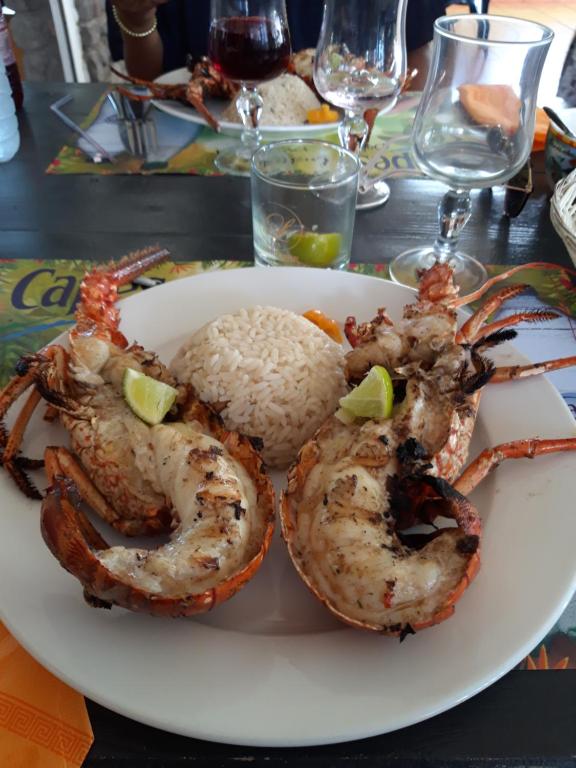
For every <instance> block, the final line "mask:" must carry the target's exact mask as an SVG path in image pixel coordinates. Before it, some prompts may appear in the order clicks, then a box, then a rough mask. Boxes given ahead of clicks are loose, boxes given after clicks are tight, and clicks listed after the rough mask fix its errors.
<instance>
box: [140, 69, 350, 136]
mask: <svg viewBox="0 0 576 768" xmlns="http://www.w3.org/2000/svg"><path fill="white" fill-rule="evenodd" d="M189 79H190V72H189V71H188V70H187V69H186V68H185V67H182V68H181V69H174V70H173V71H172V72H166V73H165V74H163V75H160V77H158V78H157V79H156V80H155V82H157V83H159V84H161V85H177V84H179V83H187V82H188V80H189ZM152 103H153V104H154V106H156V107H158V109H161V110H162V111H163V112H167V113H168V114H169V115H173V116H174V117H180V118H181V119H182V120H188V121H189V122H191V123H197V124H198V125H208V123H207V122H206V120H205V119H204V118H203V117H202V116H201V115H200V113H199V112H197V111H196V110H195V109H194V107H192V106H188V105H186V104H182V102H180V101H166V100H161V99H153V100H152ZM229 103H230V102H228V101H223V100H222V99H206V106H207V107H208V109H209V110H210V112H211V114H212V115H214V117H215V118H216V120H217V121H218V123H219V124H220V132H221V133H227V134H231V135H234V136H239V135H240V134H241V133H242V130H243V127H242V124H241V123H233V122H230V121H229V120H222V119H221V116H222V113H223V112H224V110H225V109H226V108H227V107H228V105H229ZM337 125H338V123H330V124H328V123H320V124H318V125H311V124H310V123H302V125H261V126H260V132H261V133H262V135H263V136H264V138H270V139H277V138H281V137H285V138H288V137H291V136H298V137H300V136H302V137H304V138H309V139H310V138H313V137H314V136H323V135H325V134H326V133H327V132H328V131H330V130H331V129H332V130H334V129H335V128H336V127H337Z"/></svg>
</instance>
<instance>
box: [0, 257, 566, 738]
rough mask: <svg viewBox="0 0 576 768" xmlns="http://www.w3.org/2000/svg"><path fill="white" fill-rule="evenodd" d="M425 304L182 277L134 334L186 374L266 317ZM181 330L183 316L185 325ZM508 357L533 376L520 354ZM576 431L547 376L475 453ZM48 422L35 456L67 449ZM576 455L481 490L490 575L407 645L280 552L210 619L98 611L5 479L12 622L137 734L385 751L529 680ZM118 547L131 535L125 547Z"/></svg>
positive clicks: (323, 286)
mask: <svg viewBox="0 0 576 768" xmlns="http://www.w3.org/2000/svg"><path fill="white" fill-rule="evenodd" d="M412 296H413V294H412V292H411V291H410V290H409V289H407V288H403V287H400V286H397V285H395V284H393V283H388V282H384V281H383V280H380V279H376V278H369V277H364V276H359V275H353V274H346V273H339V272H330V271H322V270H317V271H316V270H312V269H310V270H306V269H296V268H292V269H290V268H288V269H284V270H282V269H280V268H275V269H262V268H261V269H244V270H233V271H229V272H217V273H212V274H205V275H201V276H195V277H191V278H188V279H183V280H179V281H176V282H173V283H169V284H166V285H164V286H161V287H158V288H154V289H153V290H151V291H147V292H145V293H143V294H140V295H138V296H135V297H132V298H129V299H127V300H126V301H124V302H123V304H122V330H123V331H124V333H125V334H126V335H127V336H128V338H130V339H137V340H138V341H140V342H141V343H143V344H144V346H146V347H148V348H150V349H155V350H157V351H158V352H159V353H160V355H161V357H162V358H163V359H164V360H165V361H169V360H170V359H171V357H172V355H173V353H174V352H175V351H176V349H177V348H178V346H179V345H180V343H181V342H182V341H183V340H184V339H185V337H186V336H187V335H188V334H189V333H191V332H192V331H193V330H194V329H195V328H197V327H198V326H199V325H201V324H202V323H204V322H206V321H208V320H210V319H212V318H214V317H215V316H216V315H219V314H221V313H223V312H229V311H232V310H236V309H239V308H240V307H245V306H249V305H253V304H262V303H267V304H274V305H277V306H281V307H286V308H289V309H292V310H295V311H297V312H301V311H303V310H306V309H309V308H311V307H318V308H320V309H322V310H324V311H325V312H327V313H328V314H329V315H332V316H333V317H336V318H338V319H339V320H344V317H345V316H346V315H348V314H355V315H357V316H358V317H359V318H362V319H367V318H369V317H371V316H372V313H374V311H375V310H376V308H377V307H379V306H386V307H388V309H389V311H390V313H391V315H392V317H396V318H397V317H398V316H399V314H400V312H401V309H402V306H403V305H404V304H405V303H407V302H408V301H411V300H412ZM171 318H175V319H171ZM498 358H499V359H505V360H507V361H510V360H514V361H521V360H523V358H520V356H519V355H517V354H515V353H514V352H513V350H512V349H511V348H510V347H507V348H505V349H503V350H500V351H499V352H498ZM574 433H575V429H574V424H573V422H572V418H571V416H570V414H569V412H568V409H567V408H566V406H565V405H564V403H563V402H562V399H561V398H560V396H559V395H558V393H557V392H556V391H555V390H554V389H553V387H552V386H551V385H550V384H549V383H548V382H547V381H546V380H545V379H543V378H541V377H540V378H539V377H536V378H534V379H528V380H525V381H520V382H516V383H511V384H500V385H493V386H491V387H490V386H488V387H487V390H486V392H485V394H484V396H483V402H482V406H481V408H480V416H479V419H478V425H477V429H476V433H475V438H474V441H473V447H472V453H473V454H474V455H475V454H476V453H477V452H478V451H479V450H481V449H482V448H484V447H487V446H489V445H494V444H497V443H500V442H503V441H506V440H511V439H515V438H521V437H530V436H536V435H538V436H540V437H568V436H572V435H574ZM59 439H61V438H59V436H58V428H56V427H54V426H53V425H49V424H46V423H45V422H43V421H42V420H41V418H40V414H39V415H38V417H37V418H36V417H35V420H34V422H33V424H32V425H31V428H30V431H29V438H28V445H27V446H26V453H27V454H28V455H39V453H40V451H41V448H42V446H44V445H45V444H46V443H48V442H51V443H53V444H54V443H57V442H58V440H59ZM575 469H576V456H574V454H572V455H570V454H558V455H552V456H548V457H545V458H539V459H537V460H535V461H532V462H529V461H527V460H525V461H516V462H512V461H511V462H508V463H506V464H504V465H503V466H502V467H500V468H499V469H498V470H497V471H496V472H495V473H494V474H492V475H491V476H490V477H489V478H488V479H487V480H486V481H485V482H484V483H483V485H482V486H481V487H480V488H479V489H478V490H477V491H476V492H474V496H473V498H474V501H475V502H476V504H477V506H478V508H479V509H480V510H481V513H482V517H483V519H484V522H485V533H484V541H483V567H482V569H481V572H480V574H479V576H478V578H477V579H476V580H475V582H474V583H473V584H472V586H471V587H470V588H469V589H468V591H467V592H466V594H465V595H464V596H463V598H462V600H461V601H460V602H459V604H458V606H457V610H456V614H455V616H454V617H453V618H451V619H450V620H449V621H447V622H445V623H443V624H441V625H440V626H438V627H434V628H432V629H429V630H426V631H423V632H421V633H420V634H418V635H416V636H414V637H409V638H407V640H406V641H405V642H404V643H402V644H400V643H399V642H398V641H397V640H396V639H392V638H384V637H380V636H377V635H373V634H368V633H363V632H358V631H355V630H352V629H348V628H346V627H344V626H343V625H340V624H338V623H337V622H336V621H335V620H333V619H332V617H331V616H330V615H329V614H328V613H327V612H326V611H325V609H323V608H322V606H321V605H320V604H319V603H317V602H316V601H315V600H314V598H313V597H312V596H311V595H310V594H309V593H308V591H307V590H306V588H305V587H304V586H303V585H302V583H301V582H300V581H299V579H298V577H297V576H296V575H295V573H294V571H293V569H292V566H291V564H290V562H289V560H288V557H287V555H286V552H285V550H284V546H283V544H282V542H281V541H280V540H279V538H277V540H276V541H275V543H274V545H273V547H272V550H271V552H270V553H269V555H268V557H267V559H266V561H265V564H264V566H263V568H262V569H261V570H260V572H259V573H258V574H257V576H256V578H255V579H254V580H253V581H252V582H251V583H250V584H249V585H248V586H247V587H246V588H245V589H244V590H243V591H242V592H241V593H240V594H239V595H238V596H236V597H235V598H234V599H233V600H231V601H230V602H228V603H226V604H225V605H223V606H221V607H220V608H218V609H217V610H216V611H214V613H213V614H209V615H207V616H204V617H199V618H195V619H178V620H176V619H173V620H162V619H156V618H152V617H149V616H144V615H137V614H132V613H129V612H127V611H124V610H121V609H118V608H114V609H113V610H111V611H104V610H97V609H93V608H89V607H88V606H87V605H86V604H85V603H84V601H83V599H82V592H81V588H80V585H79V583H78V582H77V581H76V579H74V578H73V577H72V576H70V575H69V574H68V573H66V572H65V571H64V570H63V569H62V568H61V567H60V566H59V564H58V563H57V561H56V560H55V559H54V558H53V557H52V555H51V554H50V553H49V552H48V550H47V548H46V547H45V546H44V544H43V542H42V539H41V536H40V531H39V524H38V517H39V505H38V503H36V502H31V501H28V500H26V499H24V498H23V497H22V496H21V495H20V493H19V492H18V491H16V489H15V488H14V487H13V485H12V483H11V482H9V480H8V478H7V477H6V475H4V474H2V476H1V477H0V493H1V498H2V508H1V513H0V615H1V618H2V620H3V621H4V622H5V623H6V624H7V626H8V628H9V629H10V631H11V632H12V633H13V634H14V635H15V636H16V637H17V639H18V640H19V641H20V642H21V643H22V645H24V646H25V647H26V648H27V649H28V650H29V652H30V653H31V654H32V655H33V656H35V657H36V658H37V659H38V660H39V661H40V662H41V663H42V664H44V666H46V667H47V668H48V669H50V670H51V671H52V672H54V673H55V674H56V675H57V676H58V677H60V678H61V679H63V680H65V681H66V682H68V683H69V684H70V685H72V686H73V687H74V688H76V689H78V690H80V691H82V692H83V693H85V694H86V695H87V696H89V697H90V698H92V699H94V700H95V701H97V702H99V703H101V704H103V705H104V706H106V707H109V708H110V709H112V710H115V711H117V712H119V713H121V714H123V715H127V716H128V717H131V718H134V719H135V720H139V721H142V722H144V723H148V724H150V725H153V726H156V727H159V728H162V729H165V730H168V731H172V732H175V733H180V734H186V735H189V736H194V737H199V738H203V739H210V740H214V741H220V742H227V743H232V744H244V745H254V746H297V745H314V744H326V743H331V742H339V741H347V740H351V739H358V738H362V737H367V736H372V735H375V734H380V733H384V732H387V731H391V730H394V729H396V728H401V727H403V726H407V725H410V724H412V723H416V722H418V721H421V720H423V719H425V718H427V717H430V716H431V715H434V714H436V713H438V712H442V711H444V710H446V709H448V708H449V707H452V706H454V705H455V704H458V703H459V702H461V701H463V700H464V699H467V698H468V697H470V696H472V695H474V694H475V693H477V692H478V691H480V690H481V689H482V688H485V687H486V686H487V685H489V684H490V683H492V682H493V681H495V680H496V679H498V678H499V677H500V676H501V675H503V674H504V673H505V672H507V671H508V670H510V669H511V668H513V667H514V666H515V665H516V664H517V663H518V662H519V661H520V660H521V659H522V658H523V657H524V656H525V655H526V654H527V653H529V652H530V651H531V650H532V649H533V648H534V647H535V646H536V644H537V643H538V641H539V640H540V639H541V638H542V637H543V636H544V635H545V634H546V632H547V631H548V630H549V629H550V628H551V627H552V625H553V624H554V622H555V621H556V620H557V619H558V617H559V616H560V614H561V613H562V611H563V609H564V608H565V606H566V604H567V603H568V600H569V598H570V596H571V594H572V592H573V591H574V589H575V587H576V561H575V560H574V541H575V540H576V515H574V508H573V500H572V497H571V492H570V489H571V488H572V487H573V478H574V471H575ZM111 538H114V537H111Z"/></svg>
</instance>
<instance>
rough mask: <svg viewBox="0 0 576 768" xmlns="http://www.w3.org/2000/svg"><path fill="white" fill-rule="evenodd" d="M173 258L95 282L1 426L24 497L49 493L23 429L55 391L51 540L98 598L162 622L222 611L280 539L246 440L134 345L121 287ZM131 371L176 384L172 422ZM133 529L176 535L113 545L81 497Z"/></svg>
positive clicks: (94, 600) (17, 387) (47, 523)
mask: <svg viewBox="0 0 576 768" xmlns="http://www.w3.org/2000/svg"><path fill="white" fill-rule="evenodd" d="M167 256H168V252H167V251H160V250H158V249H148V250H146V251H140V252H138V253H135V254H133V255H131V256H130V257H127V258H126V259H124V260H123V261H121V262H120V263H118V264H117V265H109V266H107V267H102V268H99V269H95V270H93V271H92V272H91V273H90V274H89V275H87V276H86V277H85V278H84V281H83V283H82V288H81V301H80V304H79V307H78V310H77V313H76V325H75V327H74V328H73V329H72V330H71V332H70V334H69V347H68V348H65V347H63V346H55V345H54V346H49V347H46V348H45V349H43V350H42V351H40V352H39V353H37V354H35V355H30V356H27V357H26V358H23V359H22V360H21V361H20V363H19V365H18V374H19V375H18V376H16V377H15V378H14V379H12V381H11V382H10V383H9V384H8V385H7V386H6V388H5V389H4V390H3V392H2V393H1V394H0V419H3V417H4V416H5V414H6V412H7V410H8V408H9V407H10V405H11V404H12V403H13V402H14V401H15V400H16V399H17V398H18V397H19V395H20V394H22V393H23V392H24V391H25V390H27V389H28V388H31V392H30V395H29V396H28V399H27V400H26V402H25V405H24V407H23V408H22V410H21V411H20V413H19V414H18V416H17V418H16V420H15V423H14V426H13V428H12V431H11V432H8V431H7V430H6V429H4V428H2V430H1V431H0V437H1V449H2V454H1V457H2V464H3V465H4V467H5V469H6V470H7V471H8V472H9V473H10V475H11V476H12V477H13V478H14V480H15V481H16V482H17V483H18V485H19V487H20V488H21V489H22V491H23V492H24V493H26V494H27V495H28V496H31V497H32V498H41V495H40V494H39V492H38V491H37V489H36V488H35V486H34V485H33V484H32V483H31V482H30V480H29V478H28V476H27V470H28V469H29V468H33V467H35V466H37V464H38V462H35V461H31V460H28V459H26V458H25V457H23V456H21V455H20V452H19V447H20V443H21V440H22V436H23V432H24V429H25V426H26V424H27V422H28V420H29V419H30V416H31V415H32V412H33V410H34V408H35V406H36V405H37V404H38V403H39V402H40V400H41V399H44V400H45V401H46V402H47V403H48V404H49V409H50V413H51V414H52V415H57V416H58V418H59V419H60V421H61V423H62V424H63V425H64V427H65V428H66V429H67V431H68V433H69V436H70V447H71V450H68V449H66V448H63V447H49V448H47V449H46V452H45V457H44V458H45V468H46V474H47V476H48V481H49V483H50V486H49V488H48V491H47V493H46V496H45V498H44V499H43V501H42V511H41V526H42V535H43V537H44V540H45V541H46V544H47V545H48V547H49V548H50V550H51V551H52V553H53V554H54V555H55V556H56V558H57V559H58V560H59V562H60V563H61V565H62V566H63V567H64V568H66V569H67V570H68V571H70V572H71V573H72V574H74V576H76V577H77V578H78V579H79V580H80V582H81V583H82V586H83V587H84V592H85V596H86V598H87V600H88V601H89V602H90V603H91V604H93V605H99V606H111V605H119V606H123V607H125V608H128V609H131V610H135V611H143V612H147V613H151V614H155V615H163V616H183V615H190V614H194V613H200V612H203V611H207V610H209V609H211V608H213V607H214V606H215V605H217V604H218V603H220V602H222V601H223V600H226V599H228V598H229V597H231V596H232V595H233V594H235V592H237V591H238V589H240V588H241V587H242V586H243V585H244V584H245V583H246V582H247V581H248V580H249V579H250V578H251V577H252V576H253V575H254V574H255V573H256V571H257V569H258V568H259V566H260V564H261V562H262V559H263V557H264V555H265V553H266V551H267V549H268V547H269V545H270V540H271V536H272V531H273V526H274V491H273V488H272V485H271V482H270V479H269V478H268V477H267V475H266V473H265V471H264V469H263V466H262V462H261V460H260V457H259V454H258V453H257V451H256V450H255V448H254V447H253V445H252V443H251V442H250V441H249V440H248V439H247V438H245V437H243V436H241V435H239V434H237V433H235V432H230V431H228V430H226V429H225V428H224V427H223V425H222V422H221V420H220V418H219V417H218V415H217V414H216V413H214V412H213V411H212V410H211V409H210V408H209V407H208V406H207V405H205V404H204V403H202V402H200V401H199V400H198V399H197V398H196V397H195V395H194V393H193V392H192V391H190V390H189V389H188V388H186V387H182V386H179V385H178V383H177V382H176V381H175V380H174V379H173V377H172V375H171V374H170V373H169V371H168V370H167V369H166V368H165V366H164V365H163V364H162V363H161V362H160V361H159V360H158V358H157V357H156V355H155V354H154V353H152V352H148V351H146V350H145V349H144V348H143V347H141V346H138V345H137V344H132V345H129V344H128V342H127V341H126V339H125V338H124V336H123V334H122V333H121V332H120V330H119V313H118V310H117V308H116V306H115V301H116V298H117V289H118V287H119V286H120V285H123V284H125V283H128V282H130V281H131V280H133V279H134V278H135V277H136V276H137V275H139V274H141V273H142V272H143V271H145V270H146V269H148V268H149V267H150V266H152V265H154V264H156V263H159V262H160V261H162V260H163V259H165V258H166V257H167ZM126 368H133V369H135V370H137V371H142V372H145V373H146V374H147V375H148V376H151V377H152V378H155V379H157V380H159V381H163V382H165V383H167V384H170V385H172V386H174V387H176V388H177V389H178V393H179V394H178V397H177V400H176V406H175V407H174V409H173V411H172V412H171V413H170V414H169V417H168V418H167V419H166V420H165V421H164V423H162V424H159V425H157V426H152V427H151V426H148V425H147V424H146V423H144V422H143V421H141V420H140V419H139V418H138V417H137V416H136V415H135V414H134V413H133V412H132V410H131V409H130V407H129V406H128V404H127V403H126V401H125V400H124V397H123V395H122V379H123V374H124V371H125V370H126ZM83 501H84V502H86V503H88V504H89V506H90V507H91V508H92V509H93V510H94V511H95V512H96V513H97V514H98V515H99V516H100V517H101V518H102V519H104V520H105V521H106V522H107V523H109V524H110V525H112V526H113V527H114V528H116V529H117V530H118V531H120V532H121V533H124V534H127V535H142V534H155V533H169V534H170V538H169V541H168V543H166V544H163V545H161V546H158V547H157V548H155V549H146V548H142V547H125V546H116V547H109V546H108V544H107V543H106V541H105V540H104V539H103V538H102V536H100V534H99V533H98V532H97V531H96V530H95V528H94V527H93V526H92V524H91V523H90V521H89V519H88V518H87V516H86V515H85V513H84V511H83V504H82V502H83Z"/></svg>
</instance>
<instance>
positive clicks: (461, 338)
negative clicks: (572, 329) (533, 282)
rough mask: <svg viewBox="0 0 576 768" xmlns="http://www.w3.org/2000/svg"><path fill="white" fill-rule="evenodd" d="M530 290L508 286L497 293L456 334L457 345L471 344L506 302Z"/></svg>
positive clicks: (520, 286)
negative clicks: (487, 321) (492, 315)
mask: <svg viewBox="0 0 576 768" xmlns="http://www.w3.org/2000/svg"><path fill="white" fill-rule="evenodd" d="M527 288H528V286H527V285H508V286H506V288H502V290H500V291H498V293H495V294H494V296H491V297H490V298H489V299H488V301H487V302H485V303H484V304H483V305H482V306H481V307H480V308H479V309H477V310H476V312H474V314H473V315H472V317H469V318H468V320H466V322H465V323H464V325H463V326H462V327H461V328H460V330H459V331H458V333H457V334H456V343H457V344H464V343H466V342H471V341H472V339H473V338H474V337H475V336H476V335H477V333H478V331H479V330H480V328H481V327H482V325H483V324H484V323H485V322H486V320H487V319H488V318H489V317H490V315H491V314H492V313H493V312H495V311H496V310H497V309H498V308H499V307H500V306H501V305H502V304H503V303H504V302H505V301H507V300H508V299H511V298H513V297H514V296H517V295H518V294H519V293H522V291H525V290H526V289H527Z"/></svg>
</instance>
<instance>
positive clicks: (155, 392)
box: [122, 368, 178, 425]
mask: <svg viewBox="0 0 576 768" xmlns="http://www.w3.org/2000/svg"><path fill="white" fill-rule="evenodd" d="M122 393H123V394H124V399H125V400H126V402H127V403H128V405H129V406H130V408H131V409H132V411H133V412H134V413H135V414H136V416H138V418H139V419H142V421H145V422H146V424H150V425H154V424H160V422H161V421H162V419H163V418H164V416H166V414H167V413H168V411H169V410H170V408H172V406H173V405H174V401H175V400H176V396H177V394H178V390H177V389H174V387H171V386H170V385H169V384H164V382H162V381H156V379H153V378H151V377H150V376H146V374H145V373H140V371H135V370H134V369H133V368H126V370H125V371H124V377H123V379H122Z"/></svg>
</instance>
